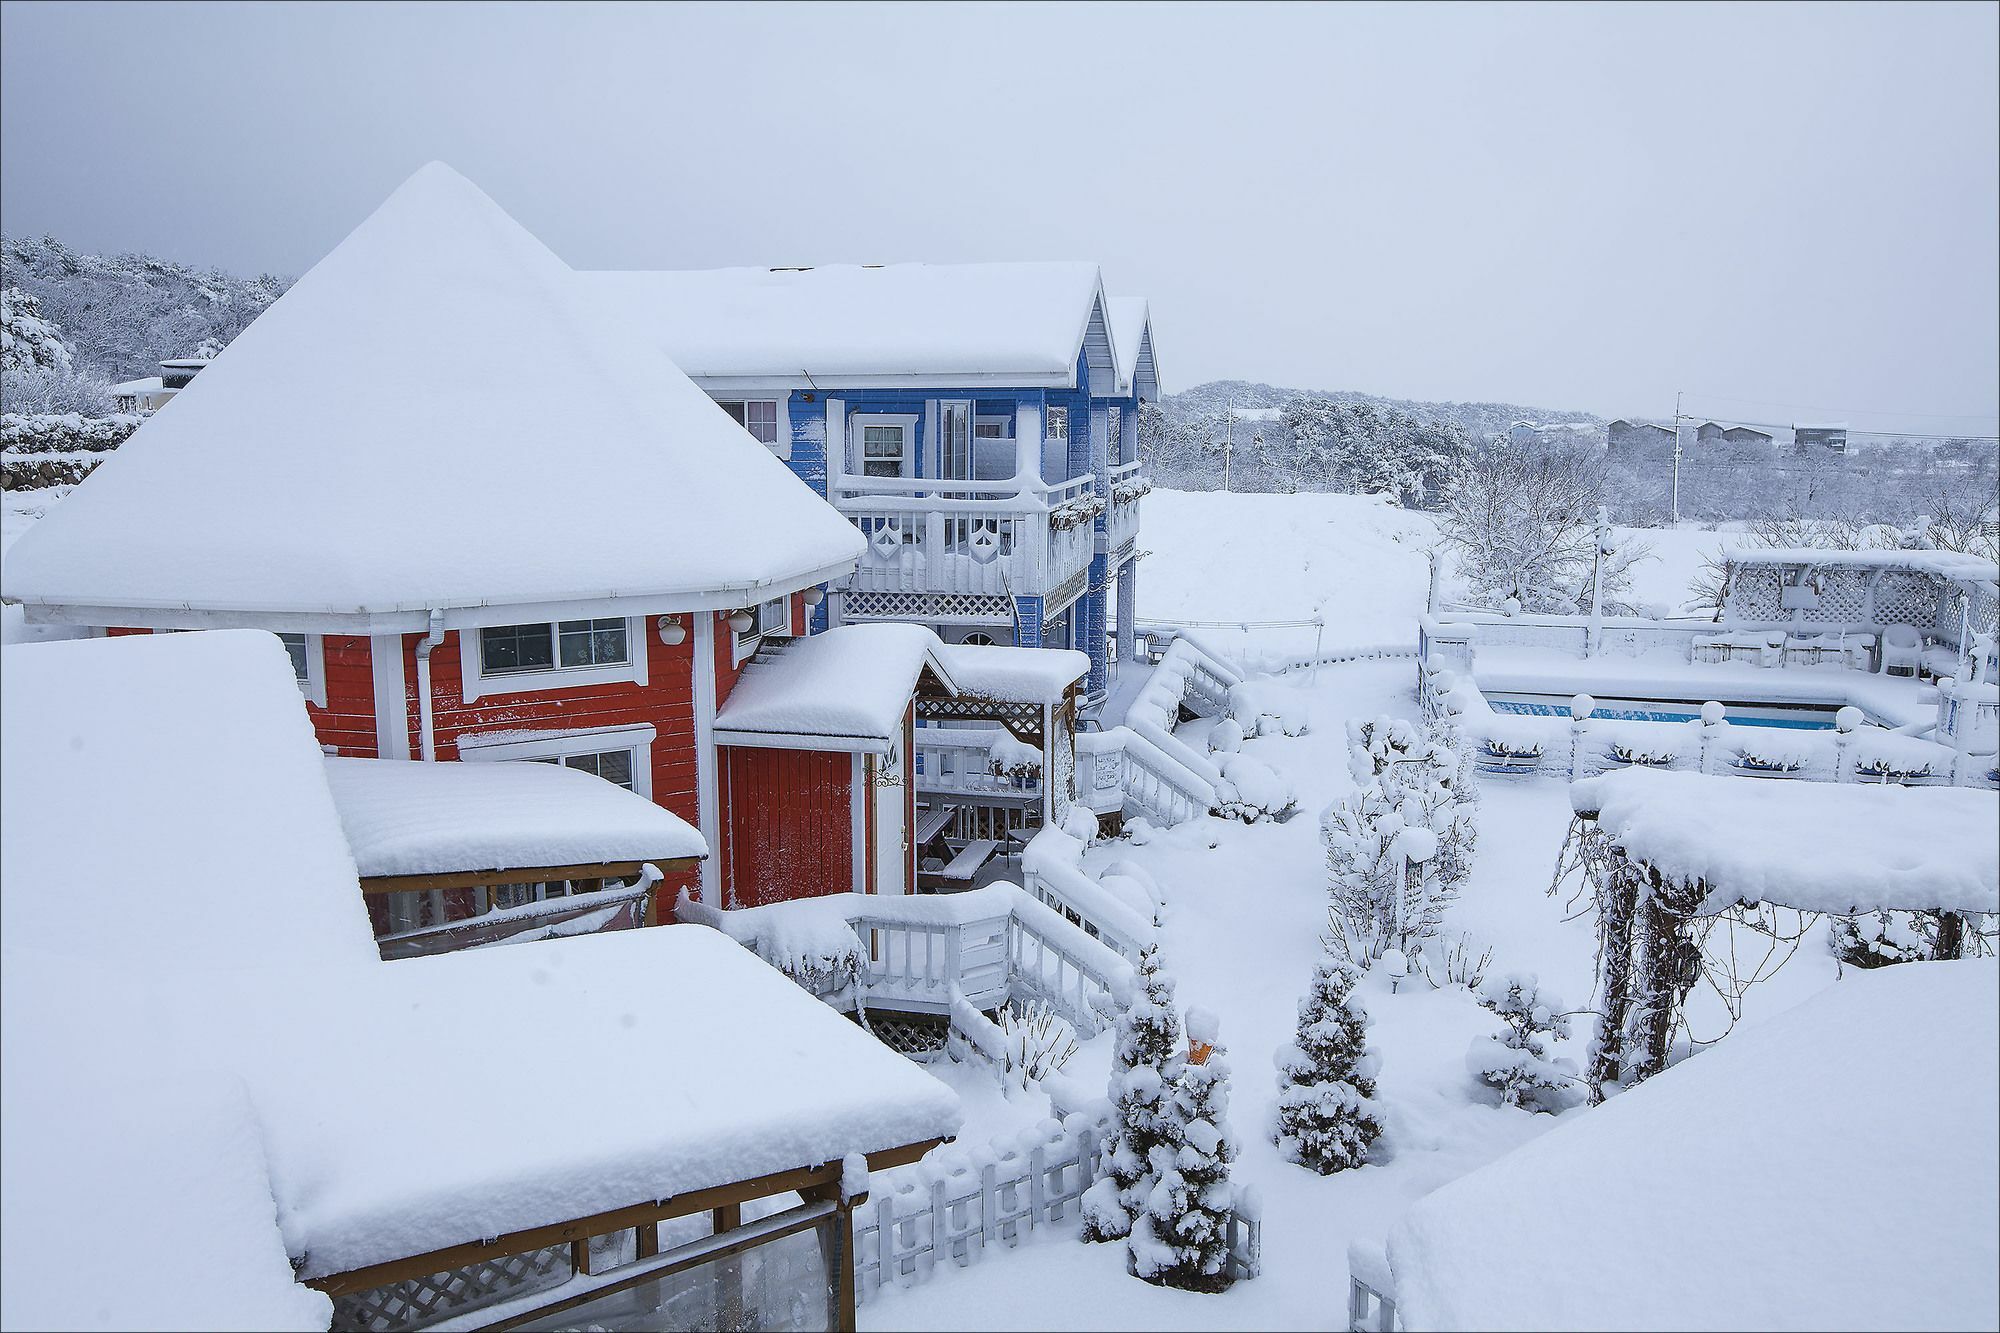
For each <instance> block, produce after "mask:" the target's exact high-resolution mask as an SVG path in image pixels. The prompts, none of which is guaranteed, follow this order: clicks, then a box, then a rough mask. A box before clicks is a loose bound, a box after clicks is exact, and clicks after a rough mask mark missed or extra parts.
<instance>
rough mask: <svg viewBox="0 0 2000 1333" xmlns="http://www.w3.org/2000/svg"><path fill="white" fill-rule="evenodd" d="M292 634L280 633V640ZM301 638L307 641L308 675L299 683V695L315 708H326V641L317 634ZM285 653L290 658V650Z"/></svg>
mask: <svg viewBox="0 0 2000 1333" xmlns="http://www.w3.org/2000/svg"><path fill="white" fill-rule="evenodd" d="M290 632H291V631H280V632H279V634H278V638H279V640H280V641H281V642H282V641H283V639H284V637H285V634H287V633H290ZM300 637H302V638H303V639H304V640H305V641H306V674H305V679H303V680H300V681H299V693H300V694H303V695H305V697H306V700H307V702H309V703H311V704H312V705H313V706H314V707H316V708H324V707H326V640H325V639H324V638H322V637H321V636H320V635H317V634H305V635H301V636H300ZM285 653H286V656H288V657H289V656H290V655H291V650H290V649H289V648H288V649H286V650H285ZM294 679H297V677H294Z"/></svg>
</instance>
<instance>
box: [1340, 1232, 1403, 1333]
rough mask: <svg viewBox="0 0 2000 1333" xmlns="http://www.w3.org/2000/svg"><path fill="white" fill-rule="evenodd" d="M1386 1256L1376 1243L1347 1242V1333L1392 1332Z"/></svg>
mask: <svg viewBox="0 0 2000 1333" xmlns="http://www.w3.org/2000/svg"><path fill="white" fill-rule="evenodd" d="M1393 1283H1394V1277H1393V1275H1392V1274H1391V1272H1390V1269H1389V1256H1388V1254H1387V1253H1386V1252H1384V1250H1383V1248H1382V1246H1381V1245H1379V1244H1375V1243H1372V1242H1370V1241H1365V1240H1351V1241H1349V1242H1348V1243H1347V1333H1396V1330H1397V1329H1398V1328H1399V1327H1401V1325H1399V1324H1398V1323H1397V1321H1396V1302H1395V1299H1394V1298H1393V1297H1392V1296H1391V1295H1390V1294H1389V1293H1390V1292H1392V1291H1393V1290H1395V1287H1394V1285H1393Z"/></svg>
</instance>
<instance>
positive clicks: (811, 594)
mask: <svg viewBox="0 0 2000 1333" xmlns="http://www.w3.org/2000/svg"><path fill="white" fill-rule="evenodd" d="M825 600H826V589H824V588H819V587H813V588H807V589H806V605H807V606H818V605H819V604H820V603H821V602H823V601H825Z"/></svg>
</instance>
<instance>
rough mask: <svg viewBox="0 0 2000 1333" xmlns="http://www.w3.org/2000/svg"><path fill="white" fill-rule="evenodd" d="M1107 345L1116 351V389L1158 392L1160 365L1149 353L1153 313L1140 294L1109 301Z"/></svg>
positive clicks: (1147, 395) (1150, 394) (1127, 393)
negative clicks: (1109, 339) (1109, 326)
mask: <svg viewBox="0 0 2000 1333" xmlns="http://www.w3.org/2000/svg"><path fill="white" fill-rule="evenodd" d="M1108 309H1109V311H1110V315H1111V345H1112V347H1113V348H1114V349H1115V350H1116V351H1117V353H1118V393H1119V396H1120V397H1126V396H1130V395H1131V394H1134V393H1136V394H1138V395H1139V396H1140V397H1141V398H1145V399H1149V400H1150V399H1153V398H1156V397H1158V396H1159V392H1160V368H1159V365H1158V364H1157V363H1156V362H1155V360H1154V357H1153V315H1152V310H1151V307H1149V306H1148V305H1147V303H1146V298H1145V297H1143V296H1114V297H1112V298H1111V300H1110V302H1109V306H1108Z"/></svg>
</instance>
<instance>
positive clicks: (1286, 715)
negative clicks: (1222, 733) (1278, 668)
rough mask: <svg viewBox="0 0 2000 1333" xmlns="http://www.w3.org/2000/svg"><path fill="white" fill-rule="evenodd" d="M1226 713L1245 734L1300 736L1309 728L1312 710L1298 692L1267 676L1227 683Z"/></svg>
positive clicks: (1310, 728)
mask: <svg viewBox="0 0 2000 1333" xmlns="http://www.w3.org/2000/svg"><path fill="white" fill-rule="evenodd" d="M1229 716H1230V717H1232V718H1234V719H1235V720H1236V722H1237V725H1239V726H1240V727H1242V728H1243V734H1244V735H1245V736H1270V735H1274V734H1278V735H1285V736H1303V735H1305V734H1306V733H1307V732H1309V731H1311V730H1312V724H1311V712H1310V710H1309V709H1308V708H1307V706H1306V704H1305V701H1304V700H1303V699H1301V698H1300V697H1299V692H1298V691H1297V690H1295V689H1290V688H1287V687H1285V686H1282V685H1279V684H1277V683H1276V682H1275V681H1272V680H1270V679H1267V678H1266V679H1257V680H1245V681H1239V682H1238V683H1236V684H1234V685H1232V686H1230V687H1229Z"/></svg>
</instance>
